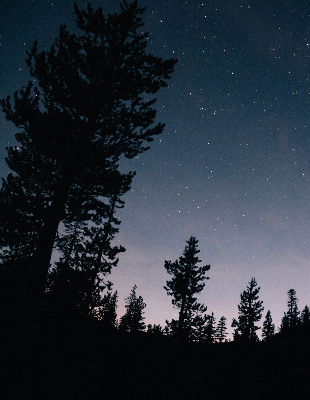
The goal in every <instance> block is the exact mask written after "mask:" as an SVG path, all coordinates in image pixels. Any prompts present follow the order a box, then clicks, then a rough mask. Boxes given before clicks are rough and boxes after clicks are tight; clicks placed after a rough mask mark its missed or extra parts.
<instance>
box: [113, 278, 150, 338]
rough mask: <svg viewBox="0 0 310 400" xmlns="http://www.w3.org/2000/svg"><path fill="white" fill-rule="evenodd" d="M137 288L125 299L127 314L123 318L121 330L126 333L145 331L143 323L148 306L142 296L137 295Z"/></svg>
mask: <svg viewBox="0 0 310 400" xmlns="http://www.w3.org/2000/svg"><path fill="white" fill-rule="evenodd" d="M136 289H137V286H136V285H135V286H134V287H133V289H132V291H131V294H130V295H129V296H128V297H127V298H126V299H125V301H126V306H125V307H126V313H125V314H124V315H123V316H122V317H121V320H120V325H119V328H120V329H121V330H123V331H126V332H131V333H138V332H142V331H144V330H145V323H144V322H143V320H144V317H143V314H144V311H143V309H144V308H145V307H146V304H145V303H144V302H143V298H142V297H141V296H139V297H137V295H136Z"/></svg>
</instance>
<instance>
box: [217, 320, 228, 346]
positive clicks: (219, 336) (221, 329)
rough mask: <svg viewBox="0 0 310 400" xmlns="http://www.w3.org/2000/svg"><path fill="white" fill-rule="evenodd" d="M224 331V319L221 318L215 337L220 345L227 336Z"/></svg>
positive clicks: (225, 327)
mask: <svg viewBox="0 0 310 400" xmlns="http://www.w3.org/2000/svg"><path fill="white" fill-rule="evenodd" d="M226 330H227V326H226V318H225V317H224V316H223V317H221V318H220V319H219V321H218V323H217V327H216V337H217V339H218V341H219V342H220V343H222V342H223V341H224V340H225V337H226V335H227V333H226Z"/></svg>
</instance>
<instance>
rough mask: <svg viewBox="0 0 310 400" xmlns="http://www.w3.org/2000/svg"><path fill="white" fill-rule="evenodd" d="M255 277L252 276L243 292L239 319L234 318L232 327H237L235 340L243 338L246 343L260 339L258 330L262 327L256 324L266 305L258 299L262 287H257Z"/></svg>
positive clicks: (239, 305)
mask: <svg viewBox="0 0 310 400" xmlns="http://www.w3.org/2000/svg"><path fill="white" fill-rule="evenodd" d="M256 286H257V283H256V281H255V278H252V279H251V281H250V282H249V286H247V290H245V291H244V292H243V293H241V295H240V298H241V301H240V304H238V311H239V317H238V321H236V320H235V319H233V321H232V325H231V326H232V327H234V328H236V329H235V333H234V339H235V340H239V339H240V340H241V341H243V342H245V343H252V342H256V341H257V340H258V337H257V335H256V331H257V330H258V329H260V327H257V326H256V325H255V323H256V322H258V321H259V320H260V319H261V317H262V312H263V310H264V307H263V306H262V304H263V302H262V301H261V300H258V293H259V290H260V287H256Z"/></svg>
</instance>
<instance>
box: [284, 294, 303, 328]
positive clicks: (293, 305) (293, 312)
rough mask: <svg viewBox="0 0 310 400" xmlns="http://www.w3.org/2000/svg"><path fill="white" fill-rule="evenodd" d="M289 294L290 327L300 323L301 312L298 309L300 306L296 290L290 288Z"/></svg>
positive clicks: (288, 316) (288, 314) (288, 312)
mask: <svg viewBox="0 0 310 400" xmlns="http://www.w3.org/2000/svg"><path fill="white" fill-rule="evenodd" d="M287 295H288V300H287V307H288V311H287V313H286V316H287V318H288V324H289V327H290V328H293V327H294V326H297V325H299V322H300V318H299V314H300V312H299V311H298V306H297V302H298V299H297V297H296V291H295V290H294V289H290V290H289V291H288V292H287Z"/></svg>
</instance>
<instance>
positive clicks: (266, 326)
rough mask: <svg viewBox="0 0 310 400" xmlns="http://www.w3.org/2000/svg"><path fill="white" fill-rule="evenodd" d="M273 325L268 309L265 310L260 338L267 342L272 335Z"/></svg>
mask: <svg viewBox="0 0 310 400" xmlns="http://www.w3.org/2000/svg"><path fill="white" fill-rule="evenodd" d="M274 330H275V326H274V324H273V322H272V318H271V313H270V310H268V311H267V314H266V317H265V321H264V322H263V329H262V339H263V340H264V341H265V342H267V341H269V340H270V339H271V338H273V336H274Z"/></svg>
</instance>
